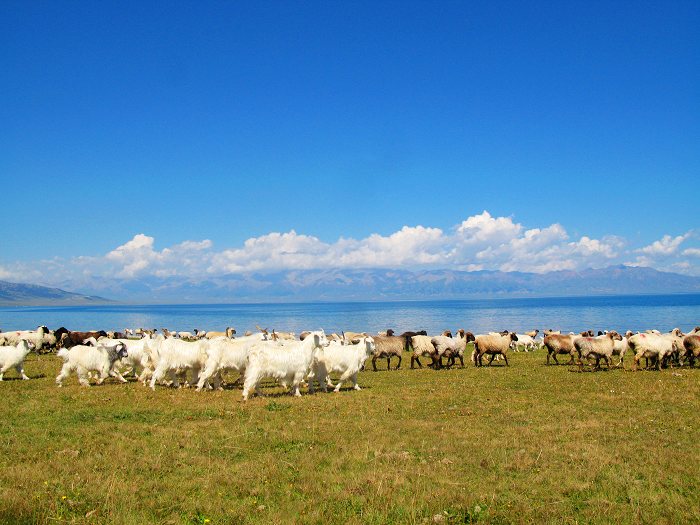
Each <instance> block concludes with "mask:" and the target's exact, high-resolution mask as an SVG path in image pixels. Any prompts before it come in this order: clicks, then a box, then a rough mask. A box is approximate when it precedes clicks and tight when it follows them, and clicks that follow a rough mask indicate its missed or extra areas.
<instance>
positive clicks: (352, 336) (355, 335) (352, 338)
mask: <svg viewBox="0 0 700 525" xmlns="http://www.w3.org/2000/svg"><path fill="white" fill-rule="evenodd" d="M342 336H343V339H344V340H345V342H346V343H356V342H357V341H359V340H360V339H362V338H363V337H369V334H368V333H367V332H342Z"/></svg>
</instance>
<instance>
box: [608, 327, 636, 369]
mask: <svg viewBox="0 0 700 525" xmlns="http://www.w3.org/2000/svg"><path fill="white" fill-rule="evenodd" d="M631 336H632V332H630V331H629V330H628V331H627V332H626V333H625V337H623V338H622V339H620V340H619V341H618V340H617V339H615V341H614V344H615V347H614V348H613V354H612V355H619V356H620V361H619V362H618V363H617V364H616V365H615V366H616V367H620V366H624V365H623V361H624V360H625V354H626V353H627V350H629V349H630V347H629V345H628V344H627V340H628V339H629V338H630V337H631Z"/></svg>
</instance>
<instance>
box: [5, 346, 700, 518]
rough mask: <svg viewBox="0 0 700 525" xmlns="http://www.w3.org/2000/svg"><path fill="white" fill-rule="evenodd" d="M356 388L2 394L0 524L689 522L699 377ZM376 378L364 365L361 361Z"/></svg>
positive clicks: (532, 375)
mask: <svg viewBox="0 0 700 525" xmlns="http://www.w3.org/2000/svg"><path fill="white" fill-rule="evenodd" d="M511 355H512V358H511V366H510V367H509V368H506V367H505V366H496V365H494V366H493V367H491V368H483V369H475V368H473V367H471V366H468V367H467V368H465V369H460V368H457V369H452V370H440V371H435V370H430V369H422V370H410V369H408V368H407V366H406V363H407V362H408V360H407V359H406V358H404V369H402V370H399V371H391V372H387V371H386V370H383V369H380V371H379V372H376V373H373V372H370V371H367V372H363V373H361V374H360V385H361V386H362V387H363V390H362V391H361V392H354V391H349V390H343V391H342V392H340V393H338V394H334V393H328V394H323V393H318V394H315V395H304V396H303V397H302V398H298V399H294V398H291V397H289V396H287V395H282V393H281V392H282V391H281V389H280V388H273V387H271V386H269V387H266V388H264V390H265V391H266V392H267V393H269V394H270V395H268V396H265V397H262V398H255V399H253V400H251V401H249V402H247V403H245V404H244V403H242V402H241V392H240V390H239V389H231V390H226V391H224V392H206V393H204V392H203V393H197V392H194V391H193V390H189V389H182V390H174V389H169V388H165V387H161V388H158V389H157V391H156V392H152V391H151V390H149V389H146V388H144V387H143V386H142V385H140V384H136V383H130V384H128V385H122V384H117V383H114V382H111V381H112V380H110V382H108V384H105V385H103V386H95V387H92V388H80V387H78V386H77V381H76V379H75V377H71V379H70V380H69V382H68V383H67V385H66V386H65V387H64V388H62V389H59V388H56V386H55V385H54V382H53V381H54V378H55V376H56V374H57V373H58V370H59V368H60V364H59V363H60V361H59V360H58V359H57V358H56V357H54V356H41V357H38V358H37V357H36V356H34V355H33V354H32V355H31V357H30V358H29V359H28V361H27V362H26V366H25V369H26V371H27V373H28V375H29V376H30V377H31V378H32V380H31V381H20V380H9V379H13V378H14V377H16V376H15V373H14V371H12V372H8V373H7V374H6V379H8V381H5V382H3V383H1V384H0V392H1V393H2V396H3V398H4V399H5V400H6V401H5V409H3V414H2V416H3V417H2V424H1V425H0V447H1V450H2V456H1V457H2V460H1V461H2V465H1V468H2V475H1V476H0V521H1V522H2V523H57V522H63V523H110V524H111V523H139V524H144V523H172V524H180V523H196V524H204V523H210V524H219V523H324V524H328V523H376V524H384V523H476V522H478V523H540V522H548V523H655V524H657V523H669V524H676V523H698V522H700V461H699V460H698V457H699V456H698V444H700V411H699V408H700V402H699V400H700V369H693V370H688V369H681V370H663V371H661V372H652V371H648V372H647V371H640V372H634V373H633V372H629V371H622V370H612V371H609V372H608V371H603V372H596V373H590V372H586V373H575V372H574V371H573V370H574V369H573V368H570V367H567V366H550V367H547V366H544V361H545V357H544V353H543V352H541V351H540V352H535V353H531V354H522V353H521V354H511ZM370 368H371V367H370Z"/></svg>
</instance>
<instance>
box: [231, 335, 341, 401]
mask: <svg viewBox="0 0 700 525" xmlns="http://www.w3.org/2000/svg"><path fill="white" fill-rule="evenodd" d="M327 344H328V340H327V339H326V334H325V333H324V332H323V330H320V331H318V332H313V333H311V334H310V335H309V336H308V337H307V338H306V339H304V340H303V341H289V342H287V343H286V344H285V345H284V347H280V345H279V344H277V343H276V342H275V341H259V342H257V343H255V344H254V345H253V346H252V347H251V348H250V351H249V353H248V363H247V365H246V369H245V378H244V381H243V400H244V401H247V400H248V396H250V393H251V391H253V390H255V392H256V393H258V394H259V393H260V381H262V379H263V378H265V377H273V378H275V379H276V380H277V381H279V382H280V384H281V385H282V386H283V387H285V388H286V387H287V386H291V392H292V394H293V395H294V396H301V393H300V392H299V385H300V384H301V382H302V381H303V380H304V378H305V377H306V376H307V375H308V373H309V371H310V370H311V366H312V365H313V361H314V356H315V355H316V352H317V351H319V350H320V349H321V348H322V347H324V346H326V345H327Z"/></svg>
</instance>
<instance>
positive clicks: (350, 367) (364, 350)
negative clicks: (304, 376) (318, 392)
mask: <svg viewBox="0 0 700 525" xmlns="http://www.w3.org/2000/svg"><path fill="white" fill-rule="evenodd" d="M372 354H374V339H373V338H371V337H363V338H362V339H361V340H360V341H359V342H358V343H356V344H352V345H344V344H340V343H337V342H335V343H331V344H329V345H328V346H326V347H324V348H322V349H321V350H319V351H318V352H316V356H315V358H314V363H313V366H312V373H311V374H310V375H309V392H310V393H313V391H314V380H315V381H318V383H319V386H320V387H321V389H322V390H323V391H324V392H326V385H328V386H330V387H333V383H332V382H331V378H330V374H331V373H333V372H337V373H339V374H341V375H340V378H339V379H338V384H337V385H335V387H334V388H333V390H334V391H335V392H339V391H340V387H341V386H342V385H343V382H344V381H347V380H348V379H350V380H351V381H352V383H353V388H354V389H355V390H361V389H360V385H358V384H357V374H358V372H359V371H360V369H361V368H362V365H363V364H364V362H365V361H366V360H367V359H368V358H369V357H370V356H371V355H372Z"/></svg>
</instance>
